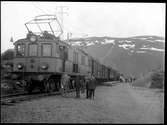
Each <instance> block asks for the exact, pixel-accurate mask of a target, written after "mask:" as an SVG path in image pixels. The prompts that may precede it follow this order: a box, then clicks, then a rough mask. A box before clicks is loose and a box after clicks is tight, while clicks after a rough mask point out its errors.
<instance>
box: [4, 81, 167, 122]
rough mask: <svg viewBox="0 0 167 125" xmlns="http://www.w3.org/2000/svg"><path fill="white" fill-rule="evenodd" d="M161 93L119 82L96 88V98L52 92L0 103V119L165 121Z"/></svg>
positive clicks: (35, 120)
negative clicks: (13, 103)
mask: <svg viewBox="0 0 167 125" xmlns="http://www.w3.org/2000/svg"><path fill="white" fill-rule="evenodd" d="M162 99H163V94H159V93H157V92H155V91H152V90H148V89H139V88H132V87H131V86H129V85H128V84H118V85H116V86H112V87H107V86H99V87H97V89H96V93H95V99H94V100H90V99H85V94H82V96H81V98H80V99H76V98H75V93H70V94H68V95H67V96H66V97H62V96H51V97H44V98H39V99H35V100H30V101H24V102H21V103H16V104H15V105H13V106H5V105H1V122H2V123H164V116H163V114H164V106H163V100H162Z"/></svg>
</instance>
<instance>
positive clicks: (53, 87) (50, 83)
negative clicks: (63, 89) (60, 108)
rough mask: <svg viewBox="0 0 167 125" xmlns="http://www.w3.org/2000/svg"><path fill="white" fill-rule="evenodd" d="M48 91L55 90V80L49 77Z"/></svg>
mask: <svg viewBox="0 0 167 125" xmlns="http://www.w3.org/2000/svg"><path fill="white" fill-rule="evenodd" d="M48 82H49V92H53V91H54V90H55V81H54V80H53V79H50V80H49V81H48Z"/></svg>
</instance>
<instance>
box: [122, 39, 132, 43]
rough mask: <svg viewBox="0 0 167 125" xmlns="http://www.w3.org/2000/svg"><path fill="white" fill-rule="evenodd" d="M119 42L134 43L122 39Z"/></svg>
mask: <svg viewBox="0 0 167 125" xmlns="http://www.w3.org/2000/svg"><path fill="white" fill-rule="evenodd" d="M119 43H132V41H129V40H120V41H119Z"/></svg>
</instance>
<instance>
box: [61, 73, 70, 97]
mask: <svg viewBox="0 0 167 125" xmlns="http://www.w3.org/2000/svg"><path fill="white" fill-rule="evenodd" d="M69 79H70V77H69V76H68V75H67V74H65V73H64V74H63V75H62V78H61V95H62V96H65V95H66V94H67V91H68V89H69Z"/></svg>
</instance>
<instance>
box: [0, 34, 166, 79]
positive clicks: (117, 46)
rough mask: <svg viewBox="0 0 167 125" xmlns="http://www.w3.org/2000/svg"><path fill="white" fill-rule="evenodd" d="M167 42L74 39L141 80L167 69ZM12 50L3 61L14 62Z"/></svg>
mask: <svg viewBox="0 0 167 125" xmlns="http://www.w3.org/2000/svg"><path fill="white" fill-rule="evenodd" d="M164 41H165V39H164V38H162V37H158V36H134V37H128V38H115V37H88V38H75V39H70V42H71V43H72V45H73V46H80V47H83V49H84V50H85V51H86V52H88V53H89V54H90V55H92V56H93V57H95V58H98V59H99V60H101V61H102V62H103V63H104V64H107V65H110V66H112V67H113V68H114V69H116V70H118V71H119V72H121V73H123V74H124V75H125V76H126V75H127V76H135V77H140V76H143V75H145V74H147V73H148V72H150V71H151V70H153V69H157V68H161V69H164V57H165V42H164ZM13 51H14V50H12V49H9V50H7V51H5V52H4V53H3V54H1V59H2V61H3V60H6V59H8V60H9V59H12V58H13Z"/></svg>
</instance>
